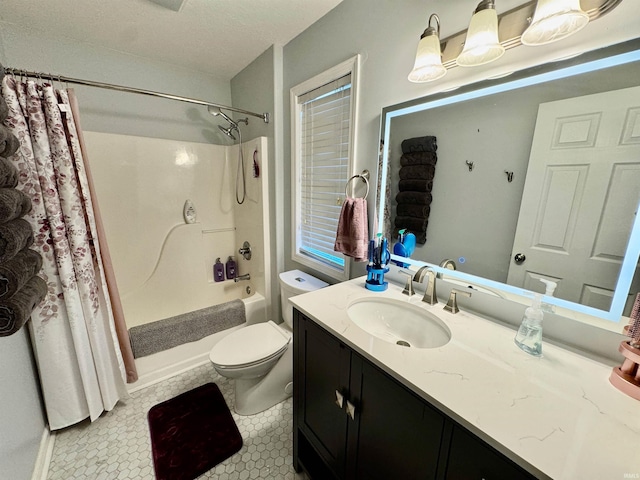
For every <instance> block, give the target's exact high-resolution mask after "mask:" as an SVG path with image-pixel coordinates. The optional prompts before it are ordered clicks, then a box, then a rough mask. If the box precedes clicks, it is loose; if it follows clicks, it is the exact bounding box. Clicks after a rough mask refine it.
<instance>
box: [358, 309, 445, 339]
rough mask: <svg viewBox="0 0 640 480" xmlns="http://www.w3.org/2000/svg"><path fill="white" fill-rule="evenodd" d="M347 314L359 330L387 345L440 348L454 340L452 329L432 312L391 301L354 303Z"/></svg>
mask: <svg viewBox="0 0 640 480" xmlns="http://www.w3.org/2000/svg"><path fill="white" fill-rule="evenodd" d="M347 315H348V316H349V318H350V319H351V321H352V322H353V323H355V324H356V325H357V326H358V327H360V328H361V329H363V330H365V331H366V332H368V333H370V334H371V335H373V336H375V337H378V338H379V339H381V340H384V341H385V342H389V343H393V344H396V345H401V346H404V347H413V348H437V347H441V346H443V345H446V344H447V343H448V342H449V340H451V330H449V328H448V327H447V326H446V325H445V323H444V322H443V321H442V320H440V319H439V318H438V317H436V316H435V315H433V314H432V313H430V312H428V311H426V310H424V309H423V308H420V307H418V306H416V305H412V304H410V303H408V302H402V301H399V300H394V299H390V298H376V299H373V298H368V299H364V300H359V301H357V302H354V303H352V304H351V305H350V306H349V307H348V308H347Z"/></svg>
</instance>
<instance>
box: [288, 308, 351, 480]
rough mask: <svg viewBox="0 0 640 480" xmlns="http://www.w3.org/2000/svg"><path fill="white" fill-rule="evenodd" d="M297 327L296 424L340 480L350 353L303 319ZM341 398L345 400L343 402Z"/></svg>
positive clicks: (345, 429) (295, 344) (344, 445)
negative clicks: (297, 397)
mask: <svg viewBox="0 0 640 480" xmlns="http://www.w3.org/2000/svg"><path fill="white" fill-rule="evenodd" d="M296 326H297V328H298V332H297V335H296V339H295V341H294V349H295V350H296V352H297V354H296V364H297V368H298V371H297V372H296V376H295V380H294V382H297V386H296V391H297V394H298V396H299V401H298V402H297V407H298V408H297V415H298V417H299V418H297V421H296V424H297V425H298V428H300V430H301V431H302V432H303V433H304V435H305V436H306V438H307V439H308V440H309V442H310V443H311V444H312V445H313V447H314V448H315V450H316V451H317V453H318V454H319V455H320V456H321V457H322V459H323V460H324V462H325V463H326V464H327V466H329V467H330V468H331V469H332V470H333V471H334V473H335V474H336V475H337V476H338V477H343V476H344V468H345V453H346V443H347V419H348V417H347V414H346V411H345V403H344V402H346V400H347V398H348V397H347V396H348V387H349V362H350V359H351V352H350V350H349V349H348V348H347V347H346V346H345V345H343V344H342V343H341V342H340V341H338V340H337V339H336V338H335V337H333V336H332V335H330V334H328V333H327V332H326V331H324V330H323V329H322V328H320V327H318V326H317V325H315V324H314V323H313V322H311V321H308V320H305V319H304V317H303V316H302V315H300V316H299V317H298V321H297V322H296ZM340 396H344V400H343V401H342V402H341V401H340V399H339V397H340Z"/></svg>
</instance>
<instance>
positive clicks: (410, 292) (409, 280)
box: [398, 270, 416, 296]
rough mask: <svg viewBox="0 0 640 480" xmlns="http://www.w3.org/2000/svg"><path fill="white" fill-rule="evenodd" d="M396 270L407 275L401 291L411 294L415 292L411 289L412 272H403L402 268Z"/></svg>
mask: <svg viewBox="0 0 640 480" xmlns="http://www.w3.org/2000/svg"><path fill="white" fill-rule="evenodd" d="M398 271H399V272H400V273H403V274H404V275H408V278H407V283H405V285H404V290H402V293H404V294H405V295H409V296H412V295H413V294H414V293H416V292H415V291H414V290H413V273H412V272H405V271H404V270H398Z"/></svg>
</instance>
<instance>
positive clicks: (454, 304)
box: [444, 288, 471, 313]
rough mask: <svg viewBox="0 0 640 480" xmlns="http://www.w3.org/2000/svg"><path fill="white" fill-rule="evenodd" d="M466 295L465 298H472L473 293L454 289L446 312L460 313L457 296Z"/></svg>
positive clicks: (446, 306)
mask: <svg viewBox="0 0 640 480" xmlns="http://www.w3.org/2000/svg"><path fill="white" fill-rule="evenodd" d="M457 293H459V294H460V295H464V296H465V297H470V296H471V292H467V291H465V290H458V289H457V288H452V289H451V293H450V294H449V301H448V302H447V304H446V305H445V306H444V310H446V311H447V312H451V313H458V312H459V311H460V309H459V308H458V301H457V300H456V294H457Z"/></svg>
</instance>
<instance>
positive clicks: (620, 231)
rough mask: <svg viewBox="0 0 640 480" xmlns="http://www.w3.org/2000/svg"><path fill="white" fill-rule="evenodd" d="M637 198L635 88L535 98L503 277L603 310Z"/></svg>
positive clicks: (639, 144)
mask: <svg viewBox="0 0 640 480" xmlns="http://www.w3.org/2000/svg"><path fill="white" fill-rule="evenodd" d="M639 200H640V87H633V88H626V89H622V90H616V91H613V92H607V93H601V94H595V95H588V96H584V97H579V98H573V99H568V100H561V101H557V102H549V103H544V104H541V105H540V107H539V109H538V117H537V120H536V128H535V133H534V136H533V143H532V146H531V155H530V159H529V166H528V169H527V177H526V182H525V187H524V193H523V197H522V204H521V206H520V215H519V220H518V226H517V230H516V235H515V239H514V247H513V252H512V261H511V265H510V268H509V276H508V283H509V284H510V285H517V286H521V287H524V288H526V289H528V290H532V291H538V292H540V291H544V285H543V284H542V283H541V282H540V281H539V278H540V277H544V278H548V279H553V280H555V281H557V282H558V288H557V289H556V293H555V296H557V297H559V298H563V299H565V300H569V301H573V302H578V303H581V304H583V305H587V306H591V307H594V308H598V309H603V310H609V307H610V304H611V298H612V297H613V293H614V290H615V287H616V283H617V280H618V275H619V272H620V267H621V264H622V261H623V259H624V255H625V251H626V249H627V242H628V239H629V235H630V233H631V228H632V225H633V221H634V218H635V215H636V212H637V210H638V202H639ZM517 254H523V255H524V257H525V260H524V261H521V260H522V257H519V258H518V260H520V261H518V262H517V261H516V260H515V259H514V258H515V257H516V255H517ZM637 277H638V275H636V279H637ZM632 288H633V289H634V290H635V289H637V286H635V287H632Z"/></svg>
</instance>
